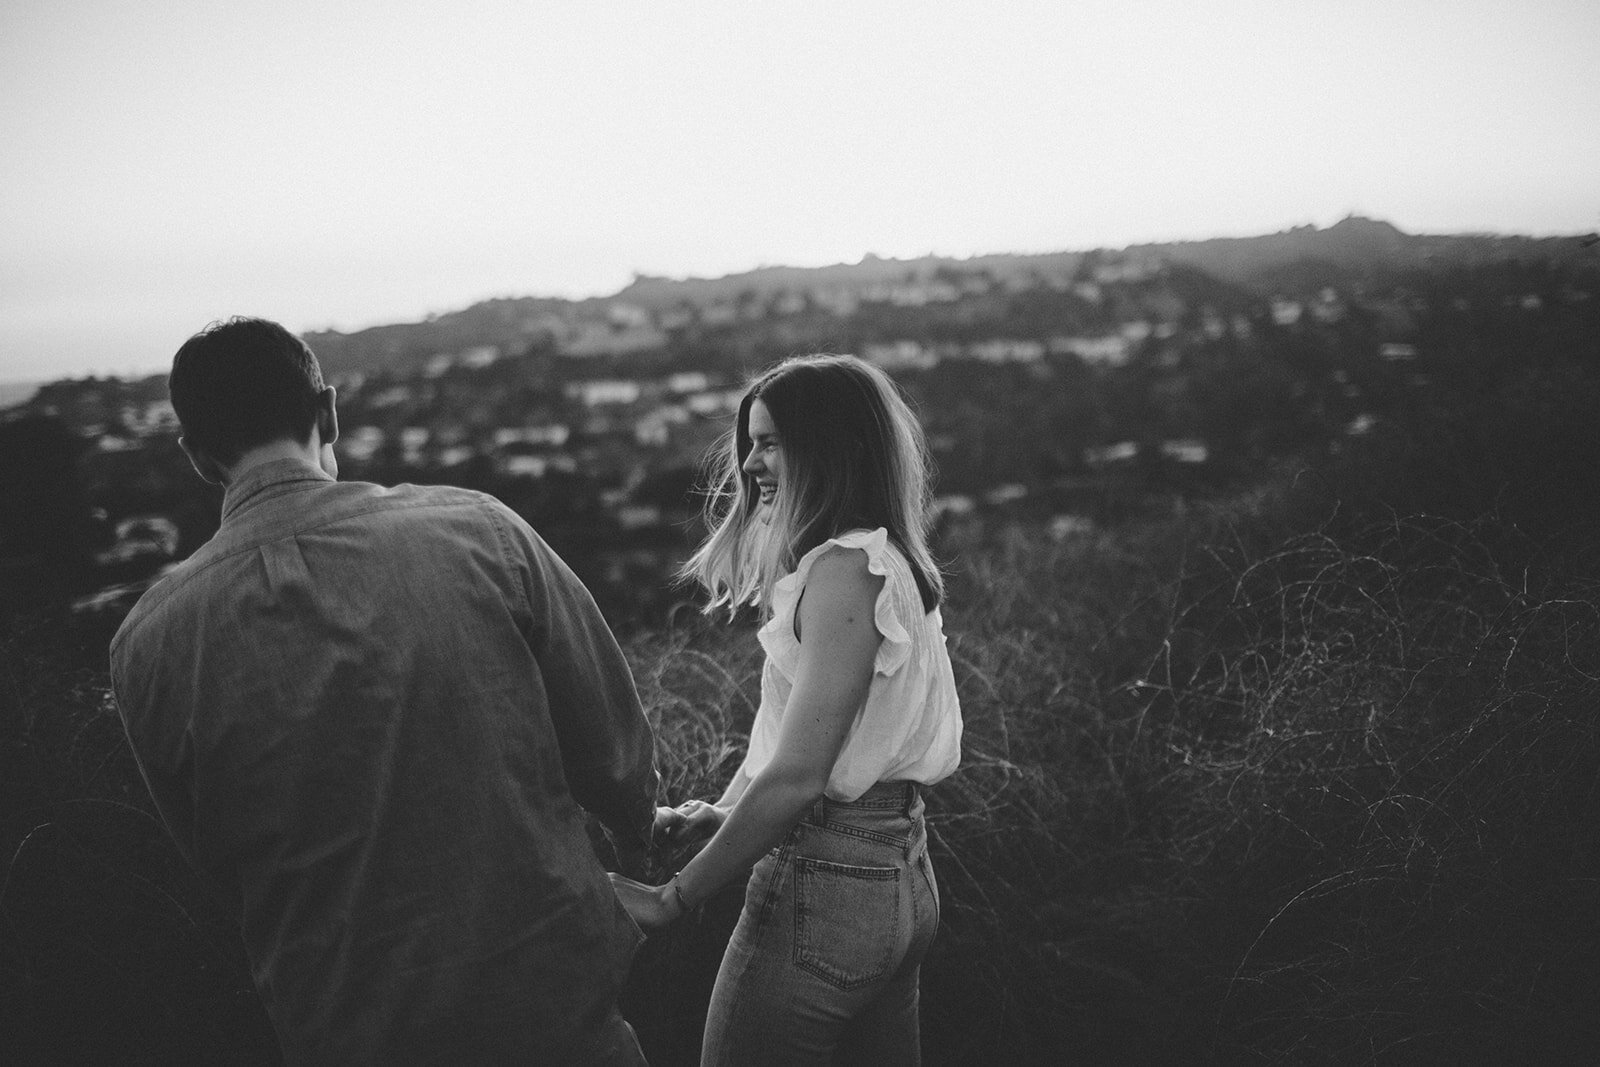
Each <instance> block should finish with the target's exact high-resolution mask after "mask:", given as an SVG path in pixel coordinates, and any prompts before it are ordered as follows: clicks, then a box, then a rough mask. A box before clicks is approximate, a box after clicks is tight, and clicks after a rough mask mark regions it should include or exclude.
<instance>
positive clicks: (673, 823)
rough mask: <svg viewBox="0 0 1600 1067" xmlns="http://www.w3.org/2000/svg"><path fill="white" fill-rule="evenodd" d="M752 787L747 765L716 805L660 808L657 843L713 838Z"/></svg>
mask: <svg viewBox="0 0 1600 1067" xmlns="http://www.w3.org/2000/svg"><path fill="white" fill-rule="evenodd" d="M749 784H750V775H749V774H748V773H746V772H745V769H744V764H740V765H739V769H738V770H737V771H735V772H734V773H733V780H732V781H730V782H729V783H728V788H726V789H724V790H723V791H722V796H721V797H720V798H719V799H718V800H717V801H716V803H714V804H712V803H707V802H706V801H704V800H685V801H684V802H683V803H682V804H679V805H678V806H677V807H675V808H668V807H659V808H657V809H656V823H655V841H656V843H657V844H661V843H670V844H673V845H686V844H691V843H693V842H695V841H702V840H704V839H705V838H708V837H710V836H711V835H712V834H714V833H716V832H717V829H718V828H719V827H720V826H721V825H722V824H723V823H724V822H725V821H727V818H728V812H730V811H732V810H733V806H734V804H736V803H738V801H739V798H740V797H741V796H743V795H744V791H745V787H746V786H748V785H749Z"/></svg>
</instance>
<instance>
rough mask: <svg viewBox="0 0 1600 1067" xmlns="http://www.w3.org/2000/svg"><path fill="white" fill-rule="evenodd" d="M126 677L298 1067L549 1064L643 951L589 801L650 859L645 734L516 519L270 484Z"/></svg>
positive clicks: (593, 635)
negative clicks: (232, 893)
mask: <svg viewBox="0 0 1600 1067" xmlns="http://www.w3.org/2000/svg"><path fill="white" fill-rule="evenodd" d="M111 662H112V678H113V682H114V685H115V689H116V695H117V701H118V705H119V707H120V709H121V712H122V716H123V720H124V722H125V724H126V727H127V731H128V738H129V741H130V742H131V744H132V747H133V751H134V754H135V755H136V757H137V758H138V761H139V766H140V768H141V770H142V771H143V773H144V776H145V780H146V782H147V784H148V785H149V787H150V792H151V794H152V796H153V797H154V798H155V801H156V804H157V807H158V808H159V809H160V812H161V815H162V817H163V818H164V819H165V820H166V823H167V826H168V827H169V829H170V830H171V831H172V834H173V836H174V837H175V838H176V840H177V842H178V846H179V848H180V849H181V850H182V851H183V853H184V855H185V856H186V857H187V858H188V859H189V861H190V862H191V863H193V864H194V865H195V866H196V867H197V868H199V869H200V870H202V871H203V872H205V873H207V874H209V875H211V876H212V877H214V878H215V879H216V880H218V881H219V882H220V883H221V884H222V885H223V886H225V887H229V888H231V887H237V889H238V891H239V893H240V906H241V909H242V924H243V933H244V939H245V944H246V947H247V949H248V950H249V955H250V960H251V965H252V968H253V971H254V976H255V981H256V985H257V988H258V989H259V990H260V992H261V994H262V997H263V1000H264V1001H265V1002H266V1005H267V1008H268V1011H269V1013H270V1014H271V1015H272V1018H273V1022H274V1025H275V1026H276V1028H277V1030H278V1033H279V1037H280V1040H281V1041H282V1044H283V1051H284V1053H285V1056H286V1058H287V1059H288V1061H289V1062H290V1063H300V1062H329V1063H333V1062H352V1063H353V1062H415V1061H419V1060H431V1059H435V1058H440V1059H444V1058H448V1059H453V1060H460V1061H461V1062H466V1061H467V1060H471V1061H474V1062H478V1061H489V1062H509V1061H511V1060H513V1059H518V1060H521V1061H524V1062H546V1061H550V1062H553V1059H552V1057H556V1058H559V1057H560V1054H561V1053H560V1050H562V1049H563V1048H570V1047H575V1046H572V1045H570V1044H569V1042H579V1041H581V1040H582V1035H583V1033H584V1029H585V1027H587V1026H590V1025H592V1024H593V1021H594V1019H595V1017H596V1012H601V1011H604V1010H606V1009H607V1008H609V1006H610V1005H611V1004H612V1003H613V1002H614V999H615V996H616V993H617V991H618V988H619V986H620V984H621V982H622V979H623V977H624V974H625V971H626V968H627V965H628V962H629V960H630V958H631V955H632V953H633V950H634V949H635V947H636V946H637V944H638V939H639V933H638V930H637V928H636V927H634V926H633V924H632V922H631V920H629V919H628V918H627V916H626V915H625V914H624V913H622V912H621V910H620V908H619V906H618V905H617V903H616V900H615V897H614V895H613V893H612V891H611V887H610V884H609V882H608V881H607V879H606V876H605V873H604V871H603V869H602V868H601V866H600V864H599V862H598V861H597V860H596V858H595V856H594V852H593V849H592V846H591V844H590V840H589V837H588V834H587V832H586V828H585V823H584V819H583V815H582V813H581V812H580V810H579V805H582V807H584V808H587V809H588V810H590V811H592V812H594V813H595V814H596V815H598V816H599V817H600V818H601V820H602V821H603V822H604V823H605V824H606V825H607V827H608V828H609V829H610V830H611V831H612V832H613V834H615V835H618V836H620V837H621V838H623V839H625V840H626V841H627V842H629V843H630V844H631V843H638V842H640V841H641V840H643V839H647V837H648V834H649V824H650V820H651V816H652V814H653V811H654V803H655V794H656V772H655V768H654V760H653V737H652V735H651V731H650V727H649V726H648V724H647V723H646V721H645V718H644V715H643V713H642V711H641V710H640V706H639V701H638V697H637V695H636V694H635V691H634V687H633V680H632V677H631V675H630V674H629V671H628V666H627V663H626V662H625V660H624V659H623V656H622V653H621V651H620V649H619V648H618V647H617V643H616V640H615V638H614V637H613V636H612V634H611V632H610V630H609V629H608V628H607V627H606V624H605V622H604V620H603V619H602V618H601V616H600V613H599V611H598V610H597V609H596V607H595V604H594V601H593V599H592V598H591V597H590V596H589V593H588V591H587V590H586V589H585V588H584V587H583V585H582V584H581V583H580V582H579V581H578V579H577V578H576V577H575V576H574V575H573V574H572V572H571V571H570V570H568V569H567V567H566V565H565V564H563V563H562V562H561V560H560V559H559V558H557V557H556V555H555V554H554V553H553V552H551V551H550V549H549V548H548V547H547V546H546V545H545V544H544V542H543V541H542V540H540V538H539V537H538V535H537V534H535V533H534V531H533V530H532V529H531V528H529V526H528V525H527V523H525V522H523V521H522V520H521V519H520V518H518V517H517V516H516V515H515V514H514V513H512V512H511V511H510V510H509V509H507V508H506V507H505V506H504V505H502V504H500V503H499V502H498V501H496V500H494V499H493V498H491V497H488V496H485V495H483V494H479V493H473V492H469V491H466V490H461V489H452V488H445V487H418V486H409V485H406V486H399V487H396V488H392V489H386V488H381V487H379V486H376V485H370V484H366V483H361V482H337V481H334V480H333V479H332V478H330V477H329V476H328V475H327V474H325V473H324V472H323V471H321V470H320V469H318V468H316V467H312V466H310V465H308V464H305V463H301V462H298V461H293V460H285V461H278V462H272V463H268V464H263V465H261V466H259V467H256V468H252V469H251V470H249V471H247V472H246V473H245V474H244V476H243V477H242V478H241V479H239V480H238V481H237V482H236V483H235V484H233V485H231V486H230V487H229V489H228V491H227V494H226V496H225V499H224V501H223V518H222V526H221V529H220V530H219V531H218V533H217V535H216V537H215V538H213V539H212V540H211V541H210V542H209V543H207V544H206V545H204V546H203V547H202V548H201V549H200V550H199V551H197V552H196V553H195V554H194V555H193V556H192V557H191V558H190V559H188V560H187V561H186V562H185V563H183V564H182V565H181V566H180V567H179V568H177V569H176V570H175V571H174V572H173V573H172V574H170V575H168V576H167V577H166V578H165V579H163V580H162V581H160V582H158V583H157V584H156V585H155V586H154V587H152V588H151V589H150V590H149V592H147V593H146V594H145V596H144V597H143V598H142V599H141V600H140V602H139V603H138V605H137V606H136V607H135V608H134V610H133V612H132V614H130V615H129V616H128V619H127V621H126V622H125V623H124V624H123V626H122V629H121V630H120V631H119V632H118V634H117V636H116V638H115V640H114V641H113V643H112V647H111ZM574 800H576V803H574ZM463 1056H464V1057H465V1059H464V1060H462V1059H461V1057H463Z"/></svg>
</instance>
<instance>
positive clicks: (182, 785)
mask: <svg viewBox="0 0 1600 1067" xmlns="http://www.w3.org/2000/svg"><path fill="white" fill-rule="evenodd" d="M134 655H136V653H135V652H133V651H132V650H131V649H130V648H129V645H128V644H127V643H124V642H122V641H117V642H114V643H113V644H112V647H111V695H112V697H113V699H114V700H115V702H116V705H117V715H118V717H119V718H121V719H122V729H123V732H124V733H125V734H126V735H127V738H128V749H129V751H131V752H132V753H133V761H134V764H135V765H136V766H137V767H138V768H139V775H140V777H142V778H143V779H144V784H145V788H146V789H147V790H149V793H150V799H151V800H152V801H153V802H154V803H155V806H156V813H157V814H158V815H160V816H161V821H162V823H163V824H165V825H166V828H167V833H168V834H169V835H170V836H171V837H172V840H173V843H174V844H176V845H177V846H178V851H179V852H180V853H182V855H183V858H184V860H185V861H186V862H187V863H188V864H189V866H190V867H192V868H193V869H194V870H196V871H198V872H200V873H202V874H205V873H209V872H207V871H206V870H205V868H204V865H203V864H202V863H201V861H200V857H199V855H198V854H197V852H196V849H195V840H194V815H193V813H194V796H193V791H192V789H191V783H190V778H189V775H188V774H187V773H186V772H187V771H189V770H190V761H189V759H188V753H187V751H186V750H185V747H184V743H183V740H182V739H172V740H167V739H162V738H156V737H153V736H150V734H151V730H152V726H151V725H150V724H151V722H152V716H151V712H152V711H153V709H151V708H150V707H149V703H150V701H149V700H148V698H146V697H145V696H143V694H142V692H141V689H140V686H139V683H138V682H137V681H136V679H135V676H136V674H137V672H136V671H134V670H133V669H132V667H131V665H130V663H129V659H130V658H131V657H132V656H134ZM163 752H165V753H166V754H167V756H168V757H169V759H163V758H162V753H163ZM169 762H170V763H171V764H172V767H171V769H170V770H168V769H167V767H166V765H167V764H168V763H169Z"/></svg>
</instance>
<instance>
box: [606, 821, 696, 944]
mask: <svg viewBox="0 0 1600 1067" xmlns="http://www.w3.org/2000/svg"><path fill="white" fill-rule="evenodd" d="M659 810H661V811H670V810H672V809H670V808H661V809H659ZM611 889H612V891H613V892H615V893H616V894H617V899H618V900H620V901H621V902H622V907H623V909H624V910H626V911H627V913H628V915H629V916H631V917H632V919H633V921H634V922H636V923H638V924H639V929H641V930H647V931H648V930H659V929H661V928H662V927H663V926H666V925H667V924H668V923H671V922H673V921H674V920H676V919H677V918H679V917H680V916H682V915H683V906H682V905H681V904H680V903H679V901H678V895H677V894H676V893H674V892H673V890H672V883H671V882H668V883H667V884H666V885H645V884H644V883H643V882H635V881H634V880H633V879H632V878H629V877H627V876H626V875H621V874H615V873H613V874H612V875H611Z"/></svg>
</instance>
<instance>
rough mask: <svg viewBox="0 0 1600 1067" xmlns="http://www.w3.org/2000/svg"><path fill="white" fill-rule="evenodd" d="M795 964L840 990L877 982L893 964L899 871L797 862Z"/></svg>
mask: <svg viewBox="0 0 1600 1067" xmlns="http://www.w3.org/2000/svg"><path fill="white" fill-rule="evenodd" d="M794 873H795V894H794V923H795V930H794V955H795V963H797V964H799V966H800V967H801V968H802V969H804V970H806V971H809V972H811V973H812V974H814V975H816V976H817V977H818V978H821V979H823V980H824V981H826V982H828V983H829V984H831V985H834V986H837V987H838V988H840V989H853V988H855V987H856V986H860V985H865V984H867V983H868V982H875V981H877V980H878V979H880V978H882V977H883V976H884V975H886V974H888V973H889V971H890V970H891V969H892V968H893V967H894V964H895V951H896V946H897V945H898V943H899V940H900V939H899V937H898V930H897V929H896V924H897V923H898V922H899V919H900V892H901V889H900V883H901V878H900V869H899V868H898V867H856V866H851V865H849V864H844V863H830V862H828V861H827V860H818V859H810V858H809V857H805V856H797V857H795V872H794Z"/></svg>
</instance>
